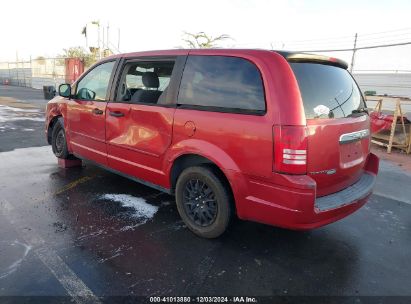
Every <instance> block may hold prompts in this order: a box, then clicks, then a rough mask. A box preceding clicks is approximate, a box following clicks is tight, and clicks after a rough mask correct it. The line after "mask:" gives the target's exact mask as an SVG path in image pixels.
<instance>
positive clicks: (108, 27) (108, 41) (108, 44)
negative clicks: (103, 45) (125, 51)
mask: <svg viewBox="0 0 411 304" xmlns="http://www.w3.org/2000/svg"><path fill="white" fill-rule="evenodd" d="M109 30H110V23H107V49H110V39H109Z"/></svg>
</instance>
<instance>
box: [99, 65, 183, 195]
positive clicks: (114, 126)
mask: <svg viewBox="0 0 411 304" xmlns="http://www.w3.org/2000/svg"><path fill="white" fill-rule="evenodd" d="M174 63H175V59H173V58H171V59H162V60H161V59H158V60H152V61H140V60H134V61H133V60H129V61H126V62H125V63H124V65H123V69H122V72H121V74H120V76H119V77H120V81H119V85H118V89H117V93H116V95H115V101H114V102H109V103H108V105H107V114H106V117H107V118H106V130H107V132H106V142H107V153H108V165H109V166H110V167H111V168H113V169H115V170H118V171H120V172H123V173H125V174H127V175H130V176H133V177H135V178H138V179H141V180H144V181H148V182H150V183H152V184H156V185H159V186H161V187H167V185H168V180H167V177H166V175H165V174H164V168H163V167H164V165H163V164H164V162H163V160H164V155H165V152H166V151H167V149H168V147H169V146H170V144H171V140H172V127H173V116H174V112H175V107H174V106H172V105H171V104H170V103H171V102H170V100H171V99H173V97H172V95H173V94H172V92H171V91H173V90H170V87H171V86H172V79H173V78H176V77H174V76H173V77H172V74H173V69H174Z"/></svg>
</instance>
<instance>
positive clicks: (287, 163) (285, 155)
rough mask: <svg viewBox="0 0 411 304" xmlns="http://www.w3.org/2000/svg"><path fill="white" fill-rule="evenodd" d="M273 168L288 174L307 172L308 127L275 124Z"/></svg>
mask: <svg viewBox="0 0 411 304" xmlns="http://www.w3.org/2000/svg"><path fill="white" fill-rule="evenodd" d="M273 133H274V134H273V135H274V139H273V140H274V164H273V170H274V171H276V172H280V173H287V174H306V173H307V128H306V127H305V126H274V127H273Z"/></svg>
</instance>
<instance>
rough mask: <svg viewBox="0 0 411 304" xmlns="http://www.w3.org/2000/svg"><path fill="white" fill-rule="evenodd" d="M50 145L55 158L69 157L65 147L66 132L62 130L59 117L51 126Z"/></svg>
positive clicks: (62, 124)
mask: <svg viewBox="0 0 411 304" xmlns="http://www.w3.org/2000/svg"><path fill="white" fill-rule="evenodd" d="M51 147H52V149H53V153H54V155H55V156H56V157H57V158H63V159H68V158H70V154H69V151H68V149H67V141H66V132H65V131H64V123H63V118H61V117H60V118H59V119H58V120H57V122H56V123H55V125H54V127H53V131H52V133H51Z"/></svg>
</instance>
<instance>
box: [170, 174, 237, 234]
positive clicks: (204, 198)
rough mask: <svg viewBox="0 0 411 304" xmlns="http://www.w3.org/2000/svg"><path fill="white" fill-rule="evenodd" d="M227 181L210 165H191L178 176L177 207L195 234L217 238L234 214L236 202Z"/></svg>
mask: <svg viewBox="0 0 411 304" xmlns="http://www.w3.org/2000/svg"><path fill="white" fill-rule="evenodd" d="M226 184H227V183H226V182H225V181H224V180H223V178H221V177H219V173H218V172H215V171H214V170H212V168H208V167H190V168H187V169H185V170H184V171H183V172H182V173H181V174H180V176H179V177H178V180H177V185H176V191H175V194H176V204H177V209H178V212H179V214H180V216H181V218H182V219H183V221H184V223H185V224H186V225H187V227H188V228H189V229H190V230H191V231H192V232H194V233H195V234H196V235H198V236H200V237H204V238H216V237H219V236H220V235H221V234H223V232H224V231H225V230H226V229H227V227H228V225H229V223H230V220H231V218H232V217H233V202H232V195H231V191H230V190H229V188H228V187H229V185H226ZM196 185H197V188H196ZM200 188H201V189H200ZM190 189H191V190H192V191H191V190H190ZM196 191H197V192H196ZM210 191H211V192H212V193H211V194H210ZM203 208H204V209H203Z"/></svg>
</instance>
